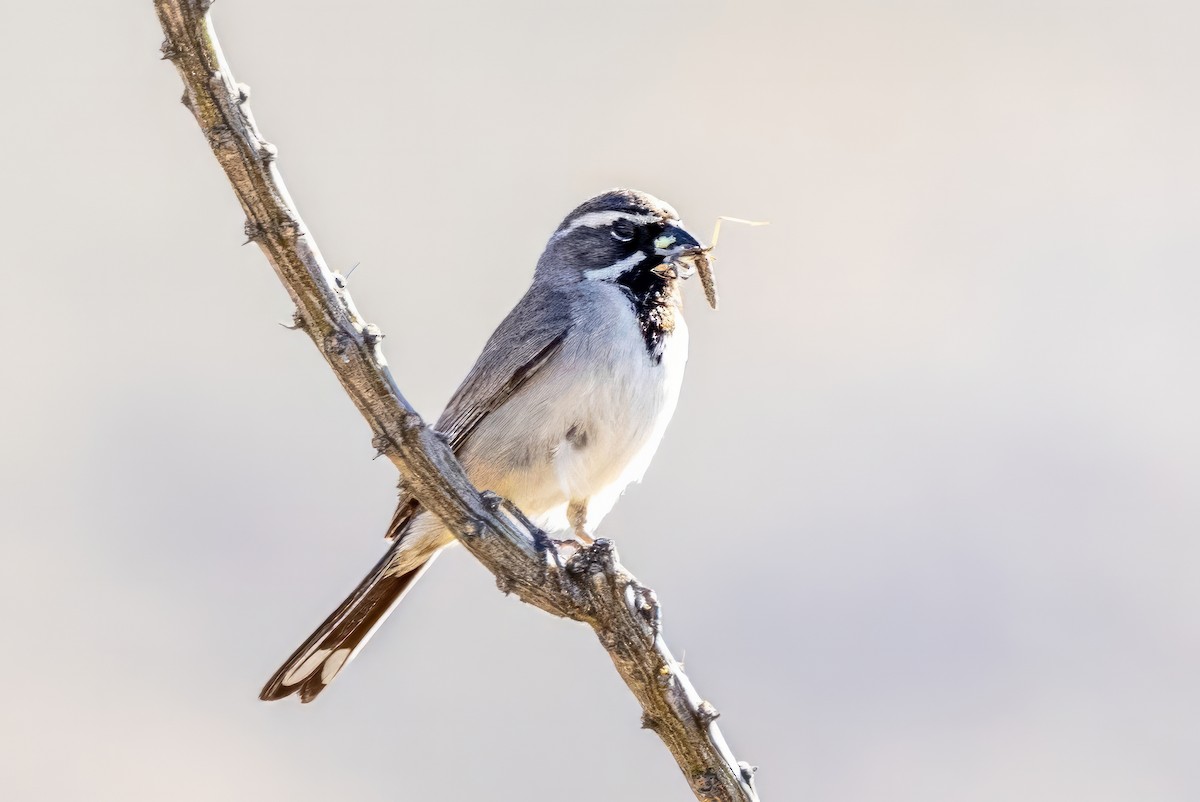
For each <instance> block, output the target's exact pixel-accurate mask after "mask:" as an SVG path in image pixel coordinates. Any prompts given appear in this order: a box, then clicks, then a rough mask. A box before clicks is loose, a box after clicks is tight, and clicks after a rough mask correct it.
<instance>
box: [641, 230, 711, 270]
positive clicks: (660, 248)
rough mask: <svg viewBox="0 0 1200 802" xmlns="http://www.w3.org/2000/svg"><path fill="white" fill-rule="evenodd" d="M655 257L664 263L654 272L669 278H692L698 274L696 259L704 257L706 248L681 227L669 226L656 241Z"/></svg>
mask: <svg viewBox="0 0 1200 802" xmlns="http://www.w3.org/2000/svg"><path fill="white" fill-rule="evenodd" d="M654 255H655V256H661V257H662V258H663V261H662V264H660V265H659V266H658V267H655V268H652V270H653V272H655V273H657V274H658V275H660V276H665V277H668V278H690V277H691V275H692V274H693V273H695V272H696V267H695V264H694V262H695V260H696V258H697V257H703V255H704V246H702V245H701V244H700V242H699V240H697V239H696V238H695V237H693V236H692V235H691V234H689V233H688V232H687V231H685V230H684V229H683V228H681V227H680V226H667V227H666V228H665V229H663V232H662V234H660V235H659V236H658V237H657V238H656V239H655V240H654Z"/></svg>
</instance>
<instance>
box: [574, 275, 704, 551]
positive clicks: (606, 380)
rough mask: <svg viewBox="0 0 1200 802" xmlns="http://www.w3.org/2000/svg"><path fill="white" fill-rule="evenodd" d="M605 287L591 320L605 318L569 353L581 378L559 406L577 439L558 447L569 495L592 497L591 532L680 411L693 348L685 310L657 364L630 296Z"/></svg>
mask: <svg viewBox="0 0 1200 802" xmlns="http://www.w3.org/2000/svg"><path fill="white" fill-rule="evenodd" d="M599 289H601V290H602V292H599V293H597V297H596V300H595V303H596V305H597V306H599V307H600V308H599V309H595V310H593V312H592V314H589V315H588V319H590V320H601V321H605V323H604V324H603V325H601V326H599V327H597V328H596V329H595V330H593V331H590V332H581V334H582V336H580V337H579V338H577V339H576V338H572V339H573V340H574V341H573V342H572V343H571V344H570V347H571V350H572V351H573V353H571V354H567V355H566V356H568V358H570V359H571V361H572V362H573V364H574V366H575V367H576V369H577V370H578V373H579V375H580V381H579V382H578V384H577V386H576V387H575V391H574V392H572V393H571V394H570V396H571V400H570V401H569V402H568V403H564V404H562V406H561V408H560V410H559V414H560V415H561V416H562V417H561V419H560V425H561V424H565V426H564V427H563V429H562V431H563V432H569V431H572V427H574V432H573V434H574V436H573V437H564V438H563V439H562V441H561V442H560V443H559V444H558V446H557V448H556V449H555V452H554V470H555V473H556V475H557V479H558V485H559V488H560V490H561V492H562V494H563V496H564V497H565V499H566V500H572V499H587V500H588V528H589V529H591V528H594V527H595V526H596V525H597V524H598V523H599V522H600V519H601V518H603V517H604V516H605V515H606V514H607V513H608V511H609V510H610V509H611V508H612V506H613V504H614V503H615V502H616V500H617V497H618V496H620V495H621V493H622V492H623V491H624V490H625V488H626V487H627V486H628V485H629V484H630V483H631V482H636V481H640V480H641V478H642V476H643V475H644V474H645V473H646V469H647V468H648V467H649V465H650V461H651V459H652V458H653V457H654V453H655V451H656V450H657V449H658V444H659V442H660V441H661V440H662V437H663V434H664V432H665V431H666V428H667V424H668V423H669V422H670V420H671V416H672V415H673V414H674V412H675V404H676V402H677V401H678V399H679V388H680V385H681V384H682V382H683V371H684V365H685V363H686V362H687V351H688V331H687V325H686V324H685V323H684V321H683V315H682V312H681V311H680V312H677V314H676V317H675V319H676V325H675V329H674V331H673V332H671V334H669V335H667V337H666V339H665V341H664V348H663V354H662V359H661V360H660V361H658V362H655V361H654V360H652V359H651V358H650V355H649V354H648V353H647V350H646V343H645V340H644V339H643V338H642V333H641V330H640V328H639V326H638V324H637V320H636V318H635V316H634V313H633V310H632V309H631V308H630V304H629V302H628V300H627V299H626V298H625V295H624V293H623V292H621V290H620V289H618V288H616V287H612V286H611V285H603V286H602V287H600V288H599ZM573 333H574V332H573ZM585 366H586V367H585ZM564 400H565V399H564ZM580 432H583V433H585V437H584V438H581V437H580V436H579V435H580Z"/></svg>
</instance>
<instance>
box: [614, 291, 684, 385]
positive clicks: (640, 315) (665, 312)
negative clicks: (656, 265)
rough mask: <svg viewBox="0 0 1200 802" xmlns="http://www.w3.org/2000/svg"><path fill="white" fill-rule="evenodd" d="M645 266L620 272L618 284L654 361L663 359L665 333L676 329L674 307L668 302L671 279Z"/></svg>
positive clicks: (655, 362)
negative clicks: (629, 304)
mask: <svg viewBox="0 0 1200 802" xmlns="http://www.w3.org/2000/svg"><path fill="white" fill-rule="evenodd" d="M672 281H674V279H669V278H664V277H663V276H660V275H658V274H657V273H655V272H653V271H651V270H649V269H648V268H645V267H639V268H638V269H636V270H629V271H627V272H625V273H622V274H621V276H620V278H618V279H617V286H619V287H620V288H621V289H622V290H624V291H625V294H626V295H627V296H629V300H630V303H632V304H633V313H634V315H636V316H637V321H638V325H639V326H640V327H641V329H642V339H643V340H645V342H646V352H647V353H648V354H649V355H650V360H651V361H652V362H653V363H654V364H656V365H657V364H659V363H660V362H662V355H663V349H664V348H665V347H666V339H667V335H669V334H670V333H671V332H673V331H674V330H675V306H674V305H673V304H672V303H671V282H672Z"/></svg>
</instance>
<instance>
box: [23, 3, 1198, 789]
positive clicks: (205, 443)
mask: <svg viewBox="0 0 1200 802" xmlns="http://www.w3.org/2000/svg"><path fill="white" fill-rule="evenodd" d="M74 6H75V7H71V6H69V5H66V4H57V3H54V4H51V3H33V2H25V3H20V4H17V3H13V2H9V3H6V8H5V24H4V26H3V28H4V33H3V34H2V36H3V39H4V42H3V47H0V66H2V67H3V74H4V76H5V86H6V94H5V105H6V109H5V112H4V124H3V126H0V138H2V139H3V142H2V143H0V145H2V148H3V149H2V152H3V157H2V158H3V186H4V191H3V192H2V193H0V221H3V226H4V245H5V260H6V265H7V273H6V275H7V284H6V290H5V292H4V293H3V304H4V307H3V312H2V316H0V320H2V322H3V327H4V328H3V332H2V333H3V343H4V359H5V371H4V376H5V393H4V396H3V397H4V399H5V400H4V413H5V414H4V415H3V418H2V423H0V426H3V432H2V436H3V440H2V442H3V451H4V458H3V461H2V463H0V470H2V471H3V473H2V475H0V488H2V490H0V492H2V493H3V508H2V509H3V516H4V529H3V532H4V534H3V559H2V561H0V604H2V610H0V615H2V622H3V628H4V643H5V651H4V654H3V656H2V657H0V689H2V690H3V700H2V701H0V711H2V712H0V756H2V757H0V795H2V796H3V797H4V798H5V799H14V800H83V799H86V800H156V801H157V800H215V799H221V800H263V799H267V800H272V799H289V800H321V801H322V802H328V801H329V800H338V799H361V800H396V799H403V800H426V799H436V800H479V799H496V800H520V801H524V800H547V801H554V802H558V801H560V800H579V801H580V802H592V801H597V802H598V801H599V800H613V799H638V800H681V802H682V800H686V799H690V796H689V794H688V792H687V790H686V788H685V786H684V784H683V782H682V781H681V779H680V777H679V776H678V772H677V770H676V768H675V766H674V764H673V763H672V761H671V760H670V758H669V756H668V755H667V753H666V751H665V750H664V749H663V748H662V747H661V746H660V745H659V744H658V742H657V740H656V739H655V738H654V736H652V735H651V734H649V733H647V732H643V731H641V730H639V729H638V710H637V708H636V706H635V704H634V702H633V700H632V698H631V697H630V696H629V695H628V694H627V693H626V691H625V689H624V687H623V686H622V685H621V683H620V681H619V679H618V678H617V676H616V674H615V673H614V672H613V670H612V668H611V667H610V666H609V664H608V661H607V659H606V657H605V655H604V653H603V652H602V651H601V650H600V648H599V646H598V645H597V644H596V643H595V642H594V639H593V638H592V636H591V635H590V633H589V632H587V631H586V630H585V629H583V628H581V627H579V626H576V625H572V624H568V623H565V622H561V621H558V620H555V619H552V618H549V617H547V616H545V615H543V614H541V613H539V612H537V611H535V610H532V609H530V608H527V607H524V606H522V605H521V604H519V603H518V602H516V601H514V600H511V599H507V600H506V599H504V598H503V597H502V596H501V595H500V594H499V593H497V592H496V589H495V587H494V586H493V584H492V581H491V578H490V577H489V576H488V575H487V574H486V573H485V572H484V571H483V570H482V569H481V568H479V567H478V566H477V565H476V564H475V563H474V562H473V561H472V560H471V558H470V557H469V556H468V555H466V554H465V553H463V552H455V553H453V554H452V555H449V556H447V557H445V558H443V560H442V561H441V562H440V563H439V564H438V565H437V567H436V570H435V571H434V572H432V573H431V574H430V575H429V577H428V579H427V580H426V581H425V582H423V583H422V584H421V586H420V587H419V588H418V590H417V591H416V592H415V593H414V594H413V595H412V596H411V597H410V600H409V601H408V602H406V603H405V605H404V607H403V608H402V610H401V611H400V612H399V613H398V615H396V616H395V617H394V619H393V620H391V621H389V622H388V626H387V627H386V628H385V629H383V630H382V631H381V632H380V634H379V636H378V637H377V638H376V639H375V640H374V642H373V643H372V644H371V646H370V648H369V649H367V650H365V651H364V653H363V655H362V656H361V659H359V660H358V661H356V662H355V664H354V665H353V667H352V668H351V669H350V670H348V671H347V672H346V674H345V675H344V676H343V677H342V678H341V679H340V680H339V682H338V683H337V684H336V685H335V686H334V687H333V688H332V689H331V690H330V691H329V692H328V693H327V695H325V696H323V697H322V698H321V700H320V702H319V703H317V704H315V705H313V706H310V707H304V708H302V707H300V706H299V705H295V704H291V703H281V704H276V705H270V706H268V705H264V704H261V703H259V702H258V701H257V700H256V699H255V695H256V693H257V691H258V689H259V687H260V685H261V684H262V682H263V681H264V680H265V679H266V678H267V676H268V675H269V674H270V673H271V671H272V670H273V669H274V668H275V667H276V665H277V664H278V663H279V662H280V661H281V659H282V658H283V657H285V656H286V655H287V653H288V652H289V651H291V649H292V648H293V647H294V646H295V645H296V644H297V643H298V641H299V640H300V639H301V638H302V637H303V636H305V635H306V634H307V633H308V632H309V631H310V629H311V628H312V627H313V626H314V625H315V624H316V623H317V622H318V621H319V620H320V619H321V618H322V617H323V616H324V615H325V614H326V613H327V612H328V611H329V609H330V608H331V607H332V606H333V605H334V604H335V603H336V602H337V601H339V600H340V599H341V597H342V595H343V594H344V593H345V592H346V591H347V590H348V589H349V588H350V587H351V586H352V585H353V584H354V583H355V582H356V581H357V580H358V578H359V576H360V575H361V573H362V572H363V571H364V570H365V569H366V568H367V566H368V565H369V564H370V563H371V562H372V561H373V560H374V559H375V558H376V556H377V555H378V554H379V553H380V550H381V548H382V546H383V544H382V542H381V540H380V536H381V534H382V531H383V528H384V525H385V524H386V522H387V519H388V516H389V514H390V513H391V504H392V485H393V482H394V472H393V470H392V468H391V467H390V466H389V465H387V464H386V463H385V462H384V461H377V462H372V461H371V460H370V456H371V453H372V452H371V449H370V446H369V443H368V433H367V429H366V428H365V426H364V425H363V423H362V422H361V421H360V420H359V418H358V416H357V415H356V413H355V412H354V410H353V408H352V407H351V405H350V404H349V403H348V402H347V400H346V399H345V397H344V396H343V394H342V392H341V390H340V389H339V388H338V386H337V384H336V383H335V381H334V380H333V379H332V377H331V376H330V374H329V372H328V370H327V369H326V368H325V367H324V366H323V365H322V364H321V363H320V361H319V359H318V357H317V354H316V352H315V351H314V350H313V348H312V346H311V344H310V343H309V342H308V341H307V340H306V339H305V338H304V337H303V336H302V335H297V334H289V333H287V332H284V331H283V330H282V329H280V328H279V327H278V326H277V325H276V321H281V320H286V319H288V317H289V315H290V308H289V305H288V302H287V299H286V297H285V295H284V293H283V291H282V290H281V289H280V288H279V286H278V285H277V283H276V280H275V278H274V276H273V274H272V273H271V272H270V270H269V269H268V267H267V265H266V263H265V261H264V260H263V258H262V256H261V254H260V253H259V252H258V251H257V250H256V249H255V248H254V247H253V246H251V247H245V248H243V247H239V243H240V241H241V239H242V237H241V223H242V217H241V214H240V211H239V209H238V207H237V204H236V203H235V201H234V199H233V197H232V195H231V193H230V191H229V188H228V187H227V186H226V183H225V180H224V178H223V177H222V175H221V174H220V172H219V170H218V168H217V165H216V162H215V161H214V159H213V158H212V156H211V155H210V153H209V151H208V149H207V147H206V145H205V142H204V140H203V139H202V138H201V136H200V134H199V132H198V130H197V128H196V126H195V124H194V123H193V121H192V120H191V118H190V117H189V115H188V114H187V113H186V112H185V111H184V110H183V108H181V107H180V106H179V104H178V102H177V98H178V97H179V94H180V90H181V86H180V82H179V79H178V77H177V76H176V74H175V71H174V70H173V69H172V68H171V66H170V65H169V64H167V63H161V62H159V61H157V60H156V59H157V58H158V53H157V50H156V49H157V47H158V44H159V41H160V39H161V35H160V33H159V30H158V28H157V22H156V20H155V18H154V15H153V12H152V9H151V5H150V3H149V2H148V1H147V2H134V1H133V0H125V2H121V3H78V4H74ZM214 13H215V14H216V21H217V26H218V29H219V31H220V33H221V34H222V38H223V41H224V45H225V47H226V51H227V53H228V55H229V58H230V60H231V63H232V66H233V68H234V71H235V74H236V76H237V77H238V79H240V80H242V81H245V82H247V83H249V84H251V85H252V87H253V89H254V95H253V100H252V105H253V108H254V111H255V113H256V115H257V117H258V120H259V122H260V124H261V125H262V128H263V130H264V132H265V133H266V135H267V137H268V138H269V139H271V140H272V141H273V142H275V143H276V144H277V145H278V146H279V149H280V154H281V156H280V159H281V161H280V164H281V167H282V170H283V173H284V175H285V177H286V178H287V180H288V183H289V184H290V187H291V189H292V192H293V194H294V196H295V198H296V200H297V202H298V203H299V205H300V208H301V211H302V213H303V214H304V216H305V218H306V220H307V222H308V223H309V224H310V226H311V227H312V229H313V231H314V233H315V235H316V236H317V238H318V240H319V242H320V244H321V245H322V247H323V249H324V252H325V254H326V256H327V257H328V258H329V260H330V261H331V263H332V264H333V265H334V266H336V267H341V268H343V269H345V268H348V267H349V266H351V265H353V264H354V263H355V262H359V261H361V262H362V266H361V267H359V268H358V271H357V272H356V273H355V274H354V277H353V288H354V292H355V297H356V298H357V300H358V302H359V305H360V307H361V308H362V309H363V311H364V313H365V314H366V315H367V316H368V317H369V319H371V320H373V321H375V322H377V323H379V324H380V325H381V326H382V328H383V330H384V331H385V332H387V334H388V335H389V336H388V340H387V350H388V355H389V357H390V358H391V360H392V363H393V365H394V367H395V370H396V373H397V376H398V378H399V380H400V382H401V384H402V386H403V387H404V389H405V391H406V392H407V393H408V394H409V397H410V398H411V399H412V400H413V402H414V403H415V404H416V405H417V406H418V408H419V409H420V410H421V411H422V412H424V413H425V414H426V415H428V416H430V417H432V416H435V415H436V413H437V412H438V410H439V409H440V406H441V404H443V403H444V401H445V399H446V398H447V397H448V396H449V394H450V392H451V391H452V390H453V388H454V386H455V385H456V384H457V382H458V380H459V379H460V378H461V376H462V374H463V373H464V372H465V370H466V369H467V367H468V366H469V364H470V363H471V361H472V360H473V359H474V357H475V354H476V353H477V351H478V349H479V347H480V346H481V344H482V343H483V341H484V339H485V338H486V337H487V335H488V333H489V332H490V330H491V328H492V327H493V326H494V325H495V324H496V323H497V322H498V321H499V319H500V318H501V317H502V316H503V314H504V313H505V311H506V310H507V308H508V307H509V305H510V304H511V303H512V302H513V301H514V300H515V299H516V298H517V297H518V295H519V294H520V293H521V292H522V290H523V288H524V286H525V283H526V281H527V279H528V277H529V274H530V272H531V269H532V265H533V263H534V260H535V259H536V258H537V255H538V253H539V251H540V249H541V246H542V243H543V242H544V240H545V238H546V236H547V235H548V234H549V232H550V231H551V230H553V228H554V226H555V225H556V224H557V223H558V221H559V220H560V219H561V218H562V216H563V215H564V214H565V213H566V212H567V211H569V210H570V209H571V207H572V206H574V205H575V204H576V203H577V202H579V201H580V200H582V199H584V198H585V197H587V196H589V195H591V194H592V193H594V192H597V191H600V190H603V189H606V188H608V187H610V186H613V185H618V184H620V185H630V186H635V187H639V188H643V189H646V190H649V191H651V192H653V193H655V194H658V195H661V196H662V197H663V198H665V199H667V200H669V201H670V202H672V203H674V204H675V205H676V206H677V207H678V208H679V209H680V210H681V212H682V213H683V215H684V217H685V219H686V220H687V221H689V222H690V223H691V224H692V225H694V226H695V227H696V228H697V229H698V230H700V231H701V232H706V231H707V230H708V226H709V225H710V223H711V221H712V219H713V218H714V216H716V215H718V214H732V215H741V216H746V217H758V218H768V219H770V220H771V221H772V226H771V227H769V228H766V229H758V230H750V229H732V228H731V229H729V230H727V232H726V234H725V236H724V238H723V240H724V241H723V243H722V247H721V253H720V260H721V261H720V264H719V270H720V280H721V288H722V294H723V299H724V307H723V309H722V310H721V312H720V313H719V314H712V313H710V312H709V311H708V310H707V309H706V308H705V307H704V306H703V303H702V301H701V298H700V295H699V293H698V291H697V290H698V289H699V288H698V287H690V288H689V291H690V297H689V299H688V303H689V316H690V318H689V319H690V321H691V326H692V330H693V352H692V360H691V364H690V365H689V368H688V370H689V375H688V381H687V384H686V387H685V392H684V395H683V399H682V402H681V404H680V408H679V412H678V414H677V416H676V420H675V423H674V426H673V427H672V429H671V430H670V432H669V433H668V435H667V438H666V440H665V441H664V443H663V445H662V449H661V451H660V453H659V457H658V459H657V461H656V462H655V464H654V465H653V467H652V468H651V470H650V472H649V475H648V476H647V478H646V481H645V483H644V484H643V485H641V486H639V487H637V488H634V489H633V490H631V491H630V492H629V493H628V495H627V496H626V498H625V499H624V500H623V501H622V502H621V503H620V504H619V505H618V506H617V508H616V511H615V512H614V513H613V515H612V516H611V517H610V518H609V519H608V521H607V522H606V524H605V526H604V529H603V531H604V532H605V533H606V534H608V535H610V536H613V537H615V538H616V539H617V541H618V544H619V546H620V548H621V552H622V555H623V556H624V558H625V560H626V562H627V563H628V564H629V565H630V567H631V568H632V569H633V570H634V571H635V572H636V573H637V574H638V575H639V576H640V577H641V578H642V579H644V580H645V581H646V582H648V583H650V584H651V585H652V586H653V587H655V588H657V590H658V591H659V593H660V594H661V596H662V598H663V599H664V601H665V612H666V626H667V634H668V636H669V638H670V641H671V643H672V644H673V645H674V646H675V647H676V649H677V650H678V651H680V652H682V651H684V650H686V654H687V665H688V668H689V670H690V673H691V674H692V676H693V678H694V679H695V681H696V682H697V684H698V686H699V688H700V689H701V691H702V692H703V693H704V694H705V695H706V696H708V697H709V698H710V699H711V700H712V701H713V703H714V704H715V705H716V706H717V707H718V708H719V709H720V710H721V711H723V713H724V717H723V718H722V720H721V721H722V724H723V725H724V727H725V731H726V734H727V735H728V736H729V739H730V741H731V743H732V745H733V747H734V749H735V750H736V752H737V754H738V755H739V757H742V758H744V759H747V760H749V761H751V762H754V763H757V764H759V765H760V766H761V767H762V770H761V772H760V774H759V782H760V788H761V790H762V792H763V796H764V799H765V800H767V801H768V802H770V801H771V800H774V802H783V800H806V801H807V800H813V801H818V800H819V801H820V802H835V801H837V802H841V801H845V802H860V801H862V800H886V801H887V802H903V801H905V800H913V801H914V802H929V801H930V800H971V801H972V802H974V801H975V800H979V801H981V802H983V801H989V800H1015V799H1020V800H1082V799H1087V800H1089V802H1096V801H1100V800H1137V801H1138V802H1143V801H1144V800H1189V801H1190V800H1195V799H1197V798H1200V761H1197V753H1198V751H1200V735H1198V731H1200V725H1198V723H1197V721H1198V718H1200V690H1198V689H1197V685H1198V680H1197V678H1198V677H1200V628H1198V626H1197V623H1196V622H1197V608H1198V606H1200V582H1198V581H1197V577H1198V575H1200V565H1198V557H1200V553H1198V547H1197V538H1196V535H1197V524H1198V523H1200V504H1198V503H1197V495H1196V490H1195V487H1196V483H1197V479H1198V478H1200V476H1198V474H1200V457H1198V455H1200V448H1198V447H1200V425H1198V424H1197V413H1196V410H1197V409H1198V408H1200V360H1198V349H1197V337H1198V335H1200V316H1198V315H1197V308H1198V301H1200V270H1198V269H1197V257H1198V256H1200V238H1198V236H1197V233H1196V230H1197V215H1198V212H1200V190H1198V188H1197V187H1198V185H1200V158H1198V156H1197V142H1200V109H1198V93H1197V87H1196V83H1197V75H1198V74H1200V48H1197V46H1196V41H1197V30H1200V27H1198V25H1200V13H1198V12H1197V11H1196V5H1195V4H1194V3H1183V2H1180V3H1174V4H1168V3H1146V2H1138V3H1134V2H1127V3H1095V2H1046V0H1037V2H1011V1H1009V2H999V1H997V2H986V3H983V2H976V3H961V2H940V3H939V2H914V3H887V2H844V1H843V0H839V1H838V2H834V0H829V1H828V2H809V3H790V2H780V3H766V2H763V3H740V4H732V3H665V2H664V3H657V2H649V1H648V0H643V2H636V3H634V2H611V3H603V4H601V3H589V4H582V3H580V4H575V3H566V4H563V3H544V4H543V3H512V2H508V3H484V2H478V3H455V4H453V5H441V4H422V5H415V4H411V3H392V2H386V3H385V2H365V1H362V2H359V1H357V0H346V2H341V3H329V2H282V0H279V1H277V2H266V1H265V0H261V1H260V0H256V1H254V2H251V1H250V0H245V1H243V2H239V1H238V0H220V2H219V3H218V4H217V5H216V7H215V12H214Z"/></svg>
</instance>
